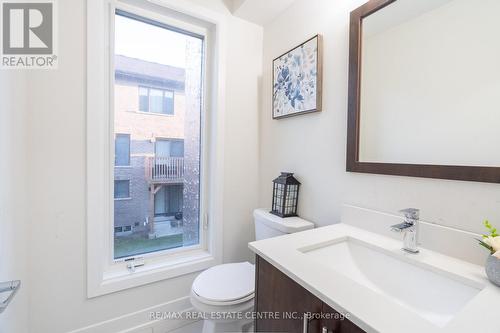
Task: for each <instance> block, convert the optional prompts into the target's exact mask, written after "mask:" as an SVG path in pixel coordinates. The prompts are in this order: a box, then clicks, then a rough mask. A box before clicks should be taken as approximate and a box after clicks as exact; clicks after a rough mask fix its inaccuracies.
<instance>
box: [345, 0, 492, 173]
mask: <svg viewBox="0 0 500 333" xmlns="http://www.w3.org/2000/svg"><path fill="white" fill-rule="evenodd" d="M487 6H491V8H488V7H487ZM499 11H500V1H496V3H495V1H485V2H483V3H478V2H475V1H461V0H418V1H416V0H371V1H368V2H367V3H366V4H364V5H362V6H361V7H359V8H357V9H356V10H354V11H352V12H351V17H350V49H349V100H348V131H347V163H346V170H347V171H349V172H360V173H373V174H385V175H397V176H412V177H425V178H438V179H450V180H463V181H477V182H489V183H500V94H499V93H498V92H499V91H500V60H498V59H500V46H497V45H494V44H498V43H496V42H495V43H494V42H493V40H494V39H491V38H490V36H493V34H494V33H495V32H494V31H493V30H495V31H497V32H498V31H500V20H498V19H495V17H494V15H495V13H498V12H499ZM460 15H464V16H465V15H467V20H465V19H461V17H460ZM497 22H498V23H497ZM497 26H498V27H497ZM478 40H479V41H478ZM488 41H489V42H488Z"/></svg>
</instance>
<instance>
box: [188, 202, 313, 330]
mask: <svg viewBox="0 0 500 333" xmlns="http://www.w3.org/2000/svg"><path fill="white" fill-rule="evenodd" d="M253 216H254V223H255V236H256V239H257V240H261V239H265V238H270V237H276V236H281V235H285V234H290V233H294V232H299V231H303V230H307V229H312V228H314V224H313V223H311V222H309V221H306V220H304V219H301V218H300V217H288V218H281V217H279V216H276V215H273V214H271V213H269V212H268V211H267V210H265V209H256V210H254V213H253ZM254 291H255V269H254V266H253V265H252V264H250V263H249V262H240V263H234V264H223V265H218V266H214V267H211V268H209V269H207V270H206V271H204V272H202V273H201V274H200V275H198V277H197V278H196V279H195V280H194V282H193V285H192V287H191V303H192V305H193V307H194V308H195V309H196V311H198V312H200V313H203V314H204V318H206V319H205V320H204V322H203V333H219V332H252V331H253V329H252V328H253V326H252V324H253V318H252V316H251V311H252V310H253V299H254Z"/></svg>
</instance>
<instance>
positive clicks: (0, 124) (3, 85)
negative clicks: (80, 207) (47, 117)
mask: <svg viewBox="0 0 500 333" xmlns="http://www.w3.org/2000/svg"><path fill="white" fill-rule="evenodd" d="M26 95H27V91H26V74H25V73H24V72H13V71H2V72H0V282H5V281H10V280H21V283H22V284H21V289H20V290H19V292H18V293H17V295H16V296H15V297H14V299H13V300H12V302H11V303H10V305H9V307H8V308H7V309H6V310H5V312H3V313H2V314H0V332H1V333H4V332H5V333H8V332H9V333H10V332H20V333H23V332H26V330H27V323H28V317H29V314H28V295H29V292H28V290H29V289H28V288H29V283H28V272H27V259H28V253H27V247H26V245H27V237H26V235H27V233H28V225H27V221H26V218H25V217H26V208H27V207H26V202H27V192H26V189H27V188H26V181H25V180H26V177H27V174H26V171H27V168H26V167H25V166H26V154H25V152H26V146H25V134H26V130H25V124H26V113H25V109H26ZM5 296H6V295H5V294H2V295H1V296H0V299H1V300H3V299H4V298H5Z"/></svg>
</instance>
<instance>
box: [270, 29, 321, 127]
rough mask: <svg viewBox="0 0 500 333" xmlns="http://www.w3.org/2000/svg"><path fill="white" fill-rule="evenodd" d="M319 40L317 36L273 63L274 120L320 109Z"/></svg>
mask: <svg viewBox="0 0 500 333" xmlns="http://www.w3.org/2000/svg"><path fill="white" fill-rule="evenodd" d="M318 39H319V36H316V37H314V38H312V39H310V40H309V41H307V42H305V43H304V44H302V45H300V46H298V47H296V48H295V49H293V50H291V51H290V52H288V53H286V54H284V55H282V56H281V57H279V58H277V59H275V60H274V62H273V70H274V76H273V77H274V82H273V117H274V118H279V117H285V116H289V115H293V114H294V113H301V112H308V111H317V110H318V109H319V107H318V105H317V102H318V96H317V94H318V81H319V80H318V72H317V71H318V45H319V43H318Z"/></svg>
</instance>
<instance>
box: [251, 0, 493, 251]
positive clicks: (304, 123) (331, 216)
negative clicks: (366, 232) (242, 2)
mask: <svg viewBox="0 0 500 333" xmlns="http://www.w3.org/2000/svg"><path fill="white" fill-rule="evenodd" d="M364 2H365V0H297V1H296V2H295V3H294V4H293V5H292V6H291V7H290V8H288V9H287V11H285V12H284V13H283V14H282V15H281V16H279V17H278V18H277V19H276V20H274V21H273V22H272V23H271V24H269V25H266V26H265V27H264V59H263V61H264V62H263V92H262V108H261V115H260V148H261V151H260V157H261V160H260V171H261V172H260V205H261V206H268V207H269V206H270V204H271V180H272V179H273V177H275V176H276V175H278V174H279V172H280V171H292V172H295V173H296V175H297V177H298V178H299V180H301V181H302V187H301V193H300V198H299V202H300V203H299V214H300V215H301V216H302V217H304V218H307V219H310V220H312V221H314V222H316V223H317V224H318V225H327V224H331V223H335V222H338V221H339V220H340V208H341V207H340V206H341V204H342V203H344V202H345V203H351V204H356V205H359V206H363V207H367V208H373V209H376V210H381V211H386V212H393V213H394V212H397V211H398V210H399V209H401V208H405V207H411V206H414V207H418V208H420V209H422V218H423V219H424V220H428V221H431V222H435V223H439V224H442V225H447V226H454V227H458V228H462V229H464V230H468V231H475V232H479V231H482V225H481V222H482V220H483V219H485V218H489V219H491V221H492V222H493V223H496V224H497V225H498V226H500V185H497V184H482V183H473V182H459V181H446V180H431V179H423V178H410V177H395V176H382V175H370V174H355V173H347V172H345V150H346V149H345V147H346V134H347V78H348V75H347V73H348V50H349V45H348V36H349V30H348V28H349V13H350V11H351V10H352V9H354V8H357V7H358V6H359V5H361V4H362V3H364ZM316 33H321V34H323V37H324V38H323V40H324V75H323V77H324V86H323V92H324V95H323V103H324V104H323V111H322V112H321V113H314V114H309V115H303V116H298V117H292V118H287V119H283V120H272V118H271V87H272V83H271V61H272V59H273V58H274V57H276V56H277V55H280V54H282V53H283V52H284V51H286V50H288V49H290V48H291V47H293V46H295V45H297V44H299V43H301V42H303V41H304V40H306V39H307V38H308V37H311V36H313V35H314V34H316ZM471 246H476V244H475V243H474V242H473V241H471ZM485 255H486V254H485Z"/></svg>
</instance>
